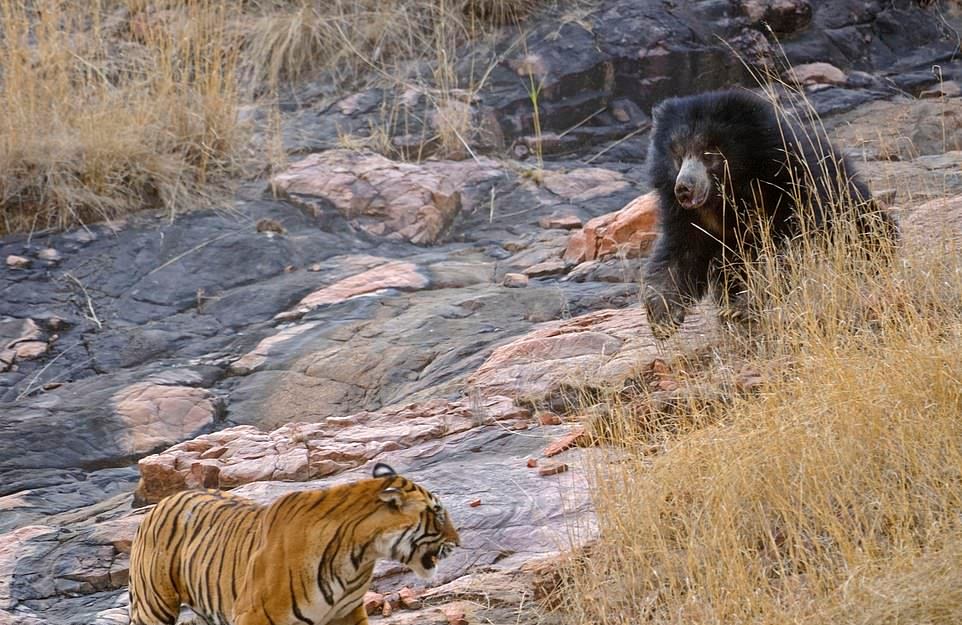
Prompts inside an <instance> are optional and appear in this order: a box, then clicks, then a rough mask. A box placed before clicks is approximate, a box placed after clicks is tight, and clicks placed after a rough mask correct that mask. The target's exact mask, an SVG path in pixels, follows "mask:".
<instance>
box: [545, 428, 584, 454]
mask: <svg viewBox="0 0 962 625" xmlns="http://www.w3.org/2000/svg"><path fill="white" fill-rule="evenodd" d="M586 436H587V434H586V432H585V429H584V427H582V426H578V427H576V428H574V429H573V430H571V432H569V433H567V434H565V435H564V436H562V437H561V438H559V439H557V440H555V441H553V442H552V443H551V444H550V445H548V446H547V447H545V449H544V456H545V458H550V457H552V456H557V455H558V454H560V453H561V452H563V451H567V450H568V449H571V448H572V447H576V446H577V445H578V444H579V443H581V442H582V441H583V440H585V438H586Z"/></svg>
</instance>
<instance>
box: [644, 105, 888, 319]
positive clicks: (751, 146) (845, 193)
mask: <svg viewBox="0 0 962 625" xmlns="http://www.w3.org/2000/svg"><path fill="white" fill-rule="evenodd" d="M653 117H654V127H653V130H652V133H651V141H650V147H649V151H648V162H647V166H648V175H649V182H650V183H651V185H652V186H653V187H654V191H655V193H656V194H657V197H658V204H659V210H660V215H659V218H660V221H661V234H660V235H659V238H658V240H657V242H656V243H655V248H654V250H653V251H652V254H651V257H650V259H649V261H648V264H647V267H646V271H645V293H644V301H645V306H646V309H647V311H648V321H649V324H650V325H651V327H652V330H653V332H654V333H655V336H657V337H658V338H667V337H668V336H670V335H671V334H672V333H673V332H674V330H675V329H676V328H677V326H678V325H679V324H681V322H682V321H684V318H685V314H686V312H687V310H688V307H689V306H690V305H691V304H693V303H694V302H696V301H697V300H699V299H700V298H701V297H702V296H704V295H705V294H706V293H707V292H708V291H709V290H710V291H711V292H712V294H713V296H714V297H715V299H716V300H717V301H718V303H719V304H720V305H721V306H722V310H723V311H725V310H728V311H733V310H734V312H735V314H737V312H738V309H737V306H738V305H739V304H742V305H743V304H744V281H743V280H742V279H740V277H741V276H742V275H743V271H744V268H745V265H744V263H745V261H746V260H748V261H750V260H754V259H755V258H757V255H758V252H759V246H760V245H761V241H760V236H759V235H760V226H761V225H762V224H767V227H768V228H769V230H768V231H769V232H770V234H771V235H772V238H771V239H770V240H773V241H784V240H788V239H791V238H792V237H795V236H797V235H798V234H799V232H800V230H801V223H802V222H803V221H804V222H805V223H806V224H807V225H808V226H809V227H810V228H811V229H813V230H820V231H823V232H828V231H830V230H831V229H832V227H833V226H834V225H836V224H838V223H839V219H840V218H841V217H842V216H843V215H845V216H847V218H850V219H854V220H855V224H856V227H857V232H858V233H859V234H860V235H862V234H864V235H866V236H867V237H873V240H876V241H878V240H882V241H885V240H890V241H895V240H896V239H897V238H898V228H897V226H896V224H895V222H894V221H893V220H892V218H891V217H890V216H889V215H888V214H886V213H885V212H883V211H881V210H879V209H878V207H877V205H876V204H875V202H874V201H873V200H872V198H871V195H870V194H869V190H868V187H866V185H865V184H864V183H863V182H862V181H861V180H860V179H859V178H858V175H857V173H856V172H855V169H854V168H853V167H852V165H851V163H849V162H848V161H847V160H846V159H845V158H844V157H843V156H842V155H841V154H840V153H839V152H838V151H837V150H835V149H834V148H833V147H832V146H831V144H830V143H829V142H828V140H827V138H826V137H825V135H824V132H823V131H821V130H819V129H816V128H811V129H810V128H808V127H807V126H806V127H804V128H803V127H802V126H801V125H799V124H798V123H793V122H790V121H789V120H788V119H787V118H786V116H785V115H783V114H781V113H779V112H776V110H775V107H774V106H773V105H772V103H771V102H770V101H769V100H767V99H765V98H763V97H761V96H758V95H755V94H753V93H751V92H749V91H747V90H725V91H714V92H708V93H702V94H699V95H694V96H689V97H683V98H671V99H669V100H665V101H664V102H662V103H661V104H659V105H658V106H657V107H655V110H654V112H653ZM732 306H735V307H736V308H734V309H733V308H732Z"/></svg>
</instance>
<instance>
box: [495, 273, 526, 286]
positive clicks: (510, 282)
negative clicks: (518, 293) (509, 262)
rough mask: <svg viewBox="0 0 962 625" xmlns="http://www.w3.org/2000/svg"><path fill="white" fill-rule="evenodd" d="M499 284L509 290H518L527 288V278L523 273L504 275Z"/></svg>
mask: <svg viewBox="0 0 962 625" xmlns="http://www.w3.org/2000/svg"><path fill="white" fill-rule="evenodd" d="M501 284H502V285H504V286H506V287H508V288H509V289H520V288H522V287H526V286H528V276H526V275H524V274H523V273H506V274H504V280H503V281H502V282H501Z"/></svg>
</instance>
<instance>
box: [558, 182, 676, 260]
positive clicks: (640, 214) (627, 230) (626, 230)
mask: <svg viewBox="0 0 962 625" xmlns="http://www.w3.org/2000/svg"><path fill="white" fill-rule="evenodd" d="M657 235H658V200H657V197H656V196H655V194H654V193H646V194H645V195H642V196H639V197H637V198H635V199H634V200H632V201H631V202H629V203H628V204H627V205H626V206H625V207H624V208H622V209H621V210H619V211H615V212H613V213H608V214H606V215H601V216H599V217H595V218H594V219H591V220H589V221H588V223H586V224H585V227H584V228H583V229H582V230H580V231H578V232H575V233H574V234H572V235H571V238H570V239H569V240H568V247H567V249H566V250H565V253H564V259H565V260H566V261H568V262H574V263H581V262H585V261H590V260H595V259H599V258H604V257H605V256H609V255H611V254H615V253H624V254H625V255H626V256H628V257H632V256H639V255H641V254H643V253H644V252H646V251H647V250H648V248H649V247H650V246H651V243H652V242H653V241H654V240H655V238H656V237H657Z"/></svg>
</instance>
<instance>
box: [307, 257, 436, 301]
mask: <svg viewBox="0 0 962 625" xmlns="http://www.w3.org/2000/svg"><path fill="white" fill-rule="evenodd" d="M428 283H429V281H428V279H427V278H426V277H425V276H424V275H422V274H421V273H420V272H419V271H418V268H417V265H415V264H414V263H408V262H400V261H398V262H390V263H385V264H384V265H381V266H380V267H375V268H373V269H368V270H367V271H364V272H362V273H359V274H357V275H353V276H351V277H349V278H345V279H343V280H340V281H338V282H335V283H334V284H332V285H330V286H327V287H324V288H323V289H319V290H317V291H314V292H313V293H311V294H309V295H307V296H306V297H305V298H304V299H302V300H301V301H300V303H299V304H298V305H297V307H296V310H297V311H298V312H307V311H309V310H311V309H312V308H316V307H318V306H322V305H324V304H335V303H337V302H343V301H345V300H348V299H351V298H352V297H357V296H359V295H367V294H369V293H375V292H377V291H380V290H381V289H404V290H410V291H414V290H417V289H423V288H425V287H426V286H427V285H428Z"/></svg>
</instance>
